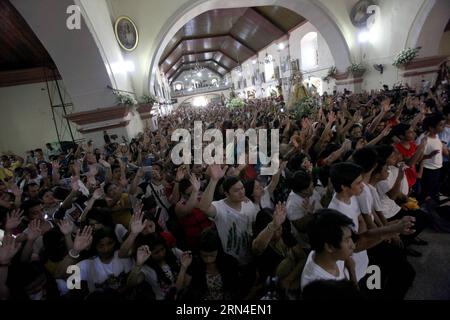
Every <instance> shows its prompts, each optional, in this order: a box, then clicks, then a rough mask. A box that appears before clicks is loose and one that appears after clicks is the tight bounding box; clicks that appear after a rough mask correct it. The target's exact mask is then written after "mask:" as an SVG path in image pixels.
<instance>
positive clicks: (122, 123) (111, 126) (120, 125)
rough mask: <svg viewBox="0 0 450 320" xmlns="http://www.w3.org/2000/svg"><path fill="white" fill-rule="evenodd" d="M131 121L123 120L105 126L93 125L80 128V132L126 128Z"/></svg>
mask: <svg viewBox="0 0 450 320" xmlns="http://www.w3.org/2000/svg"><path fill="white" fill-rule="evenodd" d="M129 123H130V120H123V121H120V122H117V123H112V124H107V125H103V126H97V127H91V128H81V129H78V131H79V132H80V133H83V134H86V133H92V132H98V131H104V130H110V129H115V128H125V127H126V126H128V124H129Z"/></svg>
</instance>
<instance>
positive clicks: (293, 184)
mask: <svg viewBox="0 0 450 320" xmlns="http://www.w3.org/2000/svg"><path fill="white" fill-rule="evenodd" d="M311 181H312V178H311V175H310V174H309V173H308V172H306V171H305V170H298V171H296V172H295V173H294V175H293V176H292V177H291V178H290V179H289V187H290V188H291V189H292V191H294V192H301V191H303V190H305V189H307V188H309V186H310V185H311Z"/></svg>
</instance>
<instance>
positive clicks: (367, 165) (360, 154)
mask: <svg viewBox="0 0 450 320" xmlns="http://www.w3.org/2000/svg"><path fill="white" fill-rule="evenodd" d="M352 159H353V162H354V163H355V164H357V165H359V166H360V167H361V168H362V169H363V172H364V173H367V172H369V171H370V170H372V169H373V168H374V167H375V166H376V165H377V162H378V154H377V152H376V151H375V149H374V148H372V147H364V148H361V149H359V150H356V151H355V152H354V153H353V155H352Z"/></svg>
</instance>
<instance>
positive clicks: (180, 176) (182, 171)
mask: <svg viewBox="0 0 450 320" xmlns="http://www.w3.org/2000/svg"><path fill="white" fill-rule="evenodd" d="M185 176H186V167H185V166H184V165H181V166H179V167H178V169H177V174H176V177H175V179H176V180H177V181H180V180H181V179H183V178H184V177H185Z"/></svg>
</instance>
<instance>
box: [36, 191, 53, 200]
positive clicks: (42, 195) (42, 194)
mask: <svg viewBox="0 0 450 320" xmlns="http://www.w3.org/2000/svg"><path fill="white" fill-rule="evenodd" d="M47 192H51V193H53V190H52V189H50V188H44V189H42V190H41V191H39V199H41V200H42V198H43V197H44V195H45V194H46V193H47Z"/></svg>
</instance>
